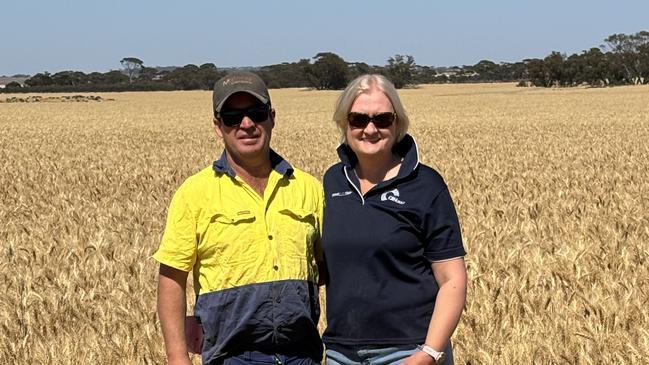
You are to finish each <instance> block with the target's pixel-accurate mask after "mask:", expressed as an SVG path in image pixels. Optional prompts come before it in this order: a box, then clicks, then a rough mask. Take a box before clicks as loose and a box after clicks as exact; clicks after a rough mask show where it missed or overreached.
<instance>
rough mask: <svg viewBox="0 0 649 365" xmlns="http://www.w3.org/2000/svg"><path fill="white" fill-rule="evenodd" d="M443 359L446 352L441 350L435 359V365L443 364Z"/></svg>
mask: <svg viewBox="0 0 649 365" xmlns="http://www.w3.org/2000/svg"><path fill="white" fill-rule="evenodd" d="M444 360H446V354H445V353H443V352H440V353H439V358H438V359H437V365H440V364H443V363H444Z"/></svg>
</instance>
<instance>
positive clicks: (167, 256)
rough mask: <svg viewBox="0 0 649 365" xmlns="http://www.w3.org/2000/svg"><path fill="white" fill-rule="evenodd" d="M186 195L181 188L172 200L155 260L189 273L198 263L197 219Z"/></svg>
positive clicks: (154, 256)
mask: <svg viewBox="0 0 649 365" xmlns="http://www.w3.org/2000/svg"><path fill="white" fill-rule="evenodd" d="M184 195H185V191H184V189H183V187H182V186H181V188H180V189H178V191H177V192H176V194H174V197H173V199H172V200H171V204H170V206H169V212H168V213H167V225H166V227H165V232H164V235H163V236H162V242H161V243H160V247H159V248H158V251H157V252H156V253H155V254H154V255H153V258H154V259H156V260H157V261H158V262H160V263H161V264H164V265H167V266H170V267H173V268H175V269H178V270H182V271H186V272H189V271H191V270H192V268H193V267H194V263H195V261H196V251H197V242H196V218H195V216H194V213H193V212H192V211H191V209H190V207H189V204H188V203H187V200H186V199H185V197H184Z"/></svg>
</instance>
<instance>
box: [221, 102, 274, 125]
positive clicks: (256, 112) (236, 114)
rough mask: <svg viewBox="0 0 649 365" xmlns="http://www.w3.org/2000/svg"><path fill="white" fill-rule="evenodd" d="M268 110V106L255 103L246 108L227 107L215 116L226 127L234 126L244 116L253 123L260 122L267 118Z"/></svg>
mask: <svg viewBox="0 0 649 365" xmlns="http://www.w3.org/2000/svg"><path fill="white" fill-rule="evenodd" d="M269 112H270V106H269V105H268V104H265V105H256V106H253V107H251V108H248V109H228V110H222V111H221V112H219V113H218V114H217V115H216V118H217V119H219V120H220V121H221V122H222V123H223V124H224V125H225V126H226V127H230V128H231V127H236V126H238V125H239V124H241V121H242V120H243V117H244V116H247V117H248V118H250V119H251V120H252V121H253V122H255V123H262V122H265V121H266V120H267V119H268V113H269Z"/></svg>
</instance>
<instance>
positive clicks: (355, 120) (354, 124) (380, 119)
mask: <svg viewBox="0 0 649 365" xmlns="http://www.w3.org/2000/svg"><path fill="white" fill-rule="evenodd" d="M396 119H397V115H396V114H395V113H392V112H383V113H378V114H374V115H369V114H365V113H356V112H351V113H349V114H347V122H349V126H350V127H351V128H359V129H365V127H367V125H368V124H369V123H370V121H371V122H372V123H374V126H375V127H376V128H383V129H385V128H390V126H391V125H392V123H394V121H395V120H396Z"/></svg>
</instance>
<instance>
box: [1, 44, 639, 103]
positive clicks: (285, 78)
mask: <svg viewBox="0 0 649 365" xmlns="http://www.w3.org/2000/svg"><path fill="white" fill-rule="evenodd" d="M604 42H605V44H604V45H601V46H600V47H594V48H590V49H589V50H586V51H583V52H582V53H579V54H573V55H570V56H567V55H566V54H564V53H560V52H551V53H550V54H549V55H548V56H547V57H545V58H543V59H525V60H523V61H520V62H515V63H507V62H501V63H495V62H492V61H489V60H482V61H480V62H478V63H476V64H475V65H472V66H467V65H464V66H453V67H432V66H421V65H417V64H416V62H415V59H414V57H412V56H410V55H400V54H397V55H394V56H393V57H390V58H389V59H388V60H387V63H386V64H385V65H383V66H376V65H368V64H366V63H363V62H347V61H345V60H344V59H342V58H341V57H340V56H338V55H336V54H335V53H331V52H322V53H318V54H316V55H315V56H314V57H313V58H311V59H301V60H299V61H297V62H292V63H288V62H285V63H281V64H276V65H270V66H263V67H259V68H254V69H250V71H253V72H256V73H257V74H259V75H260V76H261V77H262V78H263V79H264V81H266V83H267V84H268V86H269V87H271V88H286V87H307V88H315V89H321V90H325V89H342V88H344V87H345V85H346V84H347V83H348V82H349V81H350V80H351V79H353V78H354V77H356V76H358V75H361V74H365V73H370V72H371V73H379V74H383V75H386V76H387V77H389V78H390V79H391V80H392V81H393V82H394V84H395V86H396V87H397V88H403V87H409V86H414V85H417V84H427V83H461V82H518V83H519V85H520V86H541V87H552V86H577V85H590V86H609V85H625V84H626V85H637V84H644V83H648V82H649V32H647V31H641V32H638V33H635V34H631V35H626V34H613V35H611V36H609V37H608V38H606V39H605V40H604ZM120 64H121V66H122V69H121V70H113V71H109V72H106V73H100V72H92V73H89V74H85V73H83V72H79V71H62V72H57V73H55V74H50V73H48V72H43V73H38V74H36V75H33V76H32V77H30V78H28V79H27V80H26V81H25V86H24V87H23V86H22V85H21V84H19V83H17V82H12V83H9V84H7V85H6V88H5V89H4V90H3V89H0V91H4V92H17V91H18V92H20V91H23V92H53V91H54V92H55V91H64V92H72V91H148V90H209V89H211V88H212V86H213V85H214V82H215V81H216V80H218V79H219V78H220V77H222V76H223V75H225V73H226V72H227V70H223V69H218V68H217V67H216V66H215V65H214V64H213V63H205V64H202V65H200V66H196V65H193V64H189V65H185V66H183V67H176V68H171V69H169V68H165V69H161V68H154V67H148V66H146V65H145V64H144V62H143V61H142V60H140V59H139V58H136V57H125V58H123V59H122V60H121V61H120Z"/></svg>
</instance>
